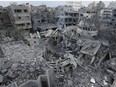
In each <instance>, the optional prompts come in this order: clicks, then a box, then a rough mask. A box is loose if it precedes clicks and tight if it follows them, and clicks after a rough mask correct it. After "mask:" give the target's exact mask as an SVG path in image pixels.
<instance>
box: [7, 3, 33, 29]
mask: <svg viewBox="0 0 116 87" xmlns="http://www.w3.org/2000/svg"><path fill="white" fill-rule="evenodd" d="M8 11H9V16H10V20H11V22H12V25H13V26H14V28H17V29H24V30H29V29H31V28H32V24H31V16H30V12H29V9H28V6H26V5H24V4H21V5H17V4H11V5H10V6H8Z"/></svg>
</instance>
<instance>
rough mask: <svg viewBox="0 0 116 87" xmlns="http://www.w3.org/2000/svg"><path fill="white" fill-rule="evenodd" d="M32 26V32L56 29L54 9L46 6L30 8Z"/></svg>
mask: <svg viewBox="0 0 116 87" xmlns="http://www.w3.org/2000/svg"><path fill="white" fill-rule="evenodd" d="M31 9H32V11H31V16H32V24H33V29H34V31H42V30H46V29H56V28H57V25H56V20H55V9H54V8H50V7H47V6H46V5H40V6H32V7H31Z"/></svg>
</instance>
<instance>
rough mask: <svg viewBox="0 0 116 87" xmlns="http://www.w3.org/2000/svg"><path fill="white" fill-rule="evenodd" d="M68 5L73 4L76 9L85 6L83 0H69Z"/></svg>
mask: <svg viewBox="0 0 116 87" xmlns="http://www.w3.org/2000/svg"><path fill="white" fill-rule="evenodd" d="M66 5H68V6H72V7H73V9H74V11H78V10H79V9H80V8H82V7H84V6H83V5H82V1H67V2H66Z"/></svg>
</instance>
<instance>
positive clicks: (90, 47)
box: [81, 40, 101, 56]
mask: <svg viewBox="0 0 116 87" xmlns="http://www.w3.org/2000/svg"><path fill="white" fill-rule="evenodd" d="M82 46H83V47H82V49H81V52H82V53H84V54H88V55H91V56H93V55H95V54H96V53H97V51H98V50H99V48H100V46H101V42H100V41H90V40H86V41H85V42H84V43H83V44H82Z"/></svg>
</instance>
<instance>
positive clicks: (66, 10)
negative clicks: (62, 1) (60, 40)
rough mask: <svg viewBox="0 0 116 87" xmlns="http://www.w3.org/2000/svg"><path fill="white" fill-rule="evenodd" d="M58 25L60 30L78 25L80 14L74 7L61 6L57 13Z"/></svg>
mask: <svg viewBox="0 0 116 87" xmlns="http://www.w3.org/2000/svg"><path fill="white" fill-rule="evenodd" d="M56 19H57V25H58V27H60V28H64V27H66V26H72V25H76V24H77V23H78V19H79V13H78V12H77V11H74V9H73V8H72V6H66V5H65V6H59V7H57V12H56Z"/></svg>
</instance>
